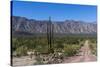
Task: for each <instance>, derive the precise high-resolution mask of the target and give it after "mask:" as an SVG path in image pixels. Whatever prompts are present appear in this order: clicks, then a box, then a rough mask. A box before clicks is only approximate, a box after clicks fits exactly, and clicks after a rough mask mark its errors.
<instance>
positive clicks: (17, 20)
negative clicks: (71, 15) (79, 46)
mask: <svg viewBox="0 0 100 67" xmlns="http://www.w3.org/2000/svg"><path fill="white" fill-rule="evenodd" d="M11 21H12V32H13V33H15V32H24V33H26V34H29V33H31V34H32V33H46V32H47V23H48V22H49V21H48V20H35V19H27V18H25V17H19V16H12V20H11ZM51 21H52V20H51ZM52 23H53V26H54V28H53V31H54V33H64V34H67V33H72V34H81V33H82V34H91V33H96V32H97V23H96V22H95V23H86V22H83V21H74V20H65V21H52Z"/></svg>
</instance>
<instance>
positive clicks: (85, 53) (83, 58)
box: [64, 40, 97, 63]
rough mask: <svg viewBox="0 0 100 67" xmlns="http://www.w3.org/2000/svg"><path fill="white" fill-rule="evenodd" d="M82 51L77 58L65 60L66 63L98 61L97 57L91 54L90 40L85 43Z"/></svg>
mask: <svg viewBox="0 0 100 67" xmlns="http://www.w3.org/2000/svg"><path fill="white" fill-rule="evenodd" d="M80 51H81V52H79V54H78V55H77V56H73V57H68V58H66V59H64V63H76V62H90V61H96V60H97V57H96V56H94V55H93V54H92V53H91V50H90V48H89V41H88V40H86V41H85V43H84V46H83V47H82V48H81V49H80Z"/></svg>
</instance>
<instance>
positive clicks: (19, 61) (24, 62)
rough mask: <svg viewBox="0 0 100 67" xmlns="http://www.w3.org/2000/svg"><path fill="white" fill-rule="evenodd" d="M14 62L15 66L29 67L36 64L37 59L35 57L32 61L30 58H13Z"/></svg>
mask: <svg viewBox="0 0 100 67" xmlns="http://www.w3.org/2000/svg"><path fill="white" fill-rule="evenodd" d="M12 61H13V66H29V65H33V64H34V62H35V57H34V56H33V57H32V59H31V58H30V57H29V56H22V57H13V59H12Z"/></svg>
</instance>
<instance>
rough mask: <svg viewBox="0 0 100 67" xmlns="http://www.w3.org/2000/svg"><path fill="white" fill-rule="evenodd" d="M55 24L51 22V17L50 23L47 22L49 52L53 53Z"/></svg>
mask: <svg viewBox="0 0 100 67" xmlns="http://www.w3.org/2000/svg"><path fill="white" fill-rule="evenodd" d="M53 33H54V32H53V24H52V22H51V17H49V22H47V40H48V52H49V53H53V52H54V50H53Z"/></svg>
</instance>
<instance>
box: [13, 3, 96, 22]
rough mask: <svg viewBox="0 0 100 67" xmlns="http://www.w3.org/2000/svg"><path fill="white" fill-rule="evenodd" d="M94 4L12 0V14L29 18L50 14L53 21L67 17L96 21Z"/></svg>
mask: <svg viewBox="0 0 100 67" xmlns="http://www.w3.org/2000/svg"><path fill="white" fill-rule="evenodd" d="M96 13H97V7H96V6H89V5H72V4H58V3H43V2H27V1H13V2H12V15H13V16H22V17H27V18H29V19H37V20H48V17H49V16H51V18H52V20H54V21H65V20H67V19H72V20H79V21H80V20H81V21H87V22H93V21H96Z"/></svg>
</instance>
